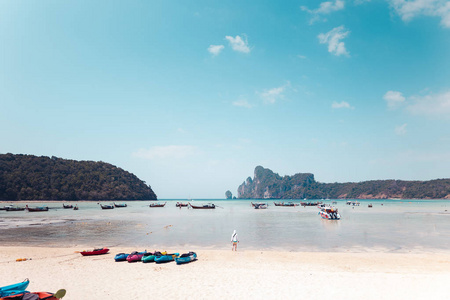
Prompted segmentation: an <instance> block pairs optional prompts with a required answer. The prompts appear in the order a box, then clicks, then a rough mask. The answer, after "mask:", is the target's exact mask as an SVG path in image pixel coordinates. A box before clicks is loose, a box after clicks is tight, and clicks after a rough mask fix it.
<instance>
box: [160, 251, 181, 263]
mask: <svg viewBox="0 0 450 300" xmlns="http://www.w3.org/2000/svg"><path fill="white" fill-rule="evenodd" d="M178 255H180V253H171V254H166V255H161V256H156V257H155V263H157V264H160V263H165V262H169V261H173V260H174V259H175V257H178Z"/></svg>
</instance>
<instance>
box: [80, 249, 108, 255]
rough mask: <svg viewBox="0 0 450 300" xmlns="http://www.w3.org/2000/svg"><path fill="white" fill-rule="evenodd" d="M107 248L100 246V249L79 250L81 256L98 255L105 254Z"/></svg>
mask: <svg viewBox="0 0 450 300" xmlns="http://www.w3.org/2000/svg"><path fill="white" fill-rule="evenodd" d="M108 251H109V249H108V248H101V249H94V250H92V251H81V252H80V253H81V255H83V256H90V255H100V254H106V253H108Z"/></svg>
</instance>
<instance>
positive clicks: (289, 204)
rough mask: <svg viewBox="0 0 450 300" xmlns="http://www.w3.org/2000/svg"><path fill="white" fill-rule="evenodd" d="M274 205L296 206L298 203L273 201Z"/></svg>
mask: <svg viewBox="0 0 450 300" xmlns="http://www.w3.org/2000/svg"><path fill="white" fill-rule="evenodd" d="M273 204H275V206H298V205H299V204H296V203H294V202H274V203H273Z"/></svg>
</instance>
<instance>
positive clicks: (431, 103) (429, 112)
mask: <svg viewBox="0 0 450 300" xmlns="http://www.w3.org/2000/svg"><path fill="white" fill-rule="evenodd" d="M406 109H407V111H409V112H410V113H412V114H414V115H425V116H431V117H439V116H441V117H444V118H450V91H448V92H444V93H441V94H430V95H426V96H412V97H409V98H408V106H407V107H406Z"/></svg>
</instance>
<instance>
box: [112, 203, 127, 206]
mask: <svg viewBox="0 0 450 300" xmlns="http://www.w3.org/2000/svg"><path fill="white" fill-rule="evenodd" d="M114 207H127V204H126V203H116V202H114Z"/></svg>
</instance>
